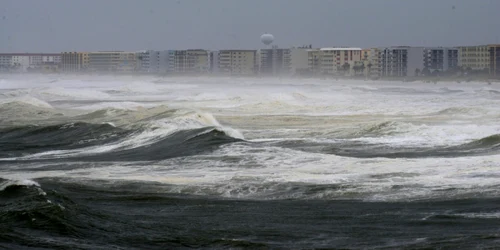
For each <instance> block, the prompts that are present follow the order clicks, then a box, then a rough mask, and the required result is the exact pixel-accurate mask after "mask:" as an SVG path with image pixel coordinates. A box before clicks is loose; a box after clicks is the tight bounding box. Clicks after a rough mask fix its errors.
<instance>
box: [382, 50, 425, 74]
mask: <svg viewBox="0 0 500 250" xmlns="http://www.w3.org/2000/svg"><path fill="white" fill-rule="evenodd" d="M378 59H379V65H378V67H379V72H380V76H386V77H405V76H416V75H417V72H418V71H422V70H423V68H424V48H423V47H403V46H401V47H388V48H380V49H379V56H378ZM417 69H418V70H417Z"/></svg>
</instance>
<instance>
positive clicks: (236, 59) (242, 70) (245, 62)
mask: <svg viewBox="0 0 500 250" xmlns="http://www.w3.org/2000/svg"><path fill="white" fill-rule="evenodd" d="M218 62H219V73H221V74H226V75H255V74H257V67H258V65H257V51H256V50H221V51H219V60H218Z"/></svg>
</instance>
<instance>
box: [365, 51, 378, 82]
mask: <svg viewBox="0 0 500 250" xmlns="http://www.w3.org/2000/svg"><path fill="white" fill-rule="evenodd" d="M366 69H367V70H368V75H369V76H370V77H379V76H380V49H378V48H371V49H370V54H369V56H368V64H367V65H366Z"/></svg>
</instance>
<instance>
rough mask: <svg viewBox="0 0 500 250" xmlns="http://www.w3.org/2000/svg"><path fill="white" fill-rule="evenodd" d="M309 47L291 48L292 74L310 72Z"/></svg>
mask: <svg viewBox="0 0 500 250" xmlns="http://www.w3.org/2000/svg"><path fill="white" fill-rule="evenodd" d="M308 50H309V49H307V48H291V49H290V74H291V75H303V74H307V72H309V57H308V54H309V52H308Z"/></svg>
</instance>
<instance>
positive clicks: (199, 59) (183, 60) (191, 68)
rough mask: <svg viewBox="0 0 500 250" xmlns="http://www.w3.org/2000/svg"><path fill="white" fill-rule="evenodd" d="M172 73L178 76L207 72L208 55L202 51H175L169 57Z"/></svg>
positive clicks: (208, 66) (208, 65)
mask: <svg viewBox="0 0 500 250" xmlns="http://www.w3.org/2000/svg"><path fill="white" fill-rule="evenodd" d="M169 57H170V58H169V61H170V62H169V63H170V67H171V68H172V71H173V72H174V73H179V74H198V73H205V72H208V71H209V68H210V64H209V53H208V51H206V50H202V49H193V50H175V51H173V52H172V53H171V54H170V56H169Z"/></svg>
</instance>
